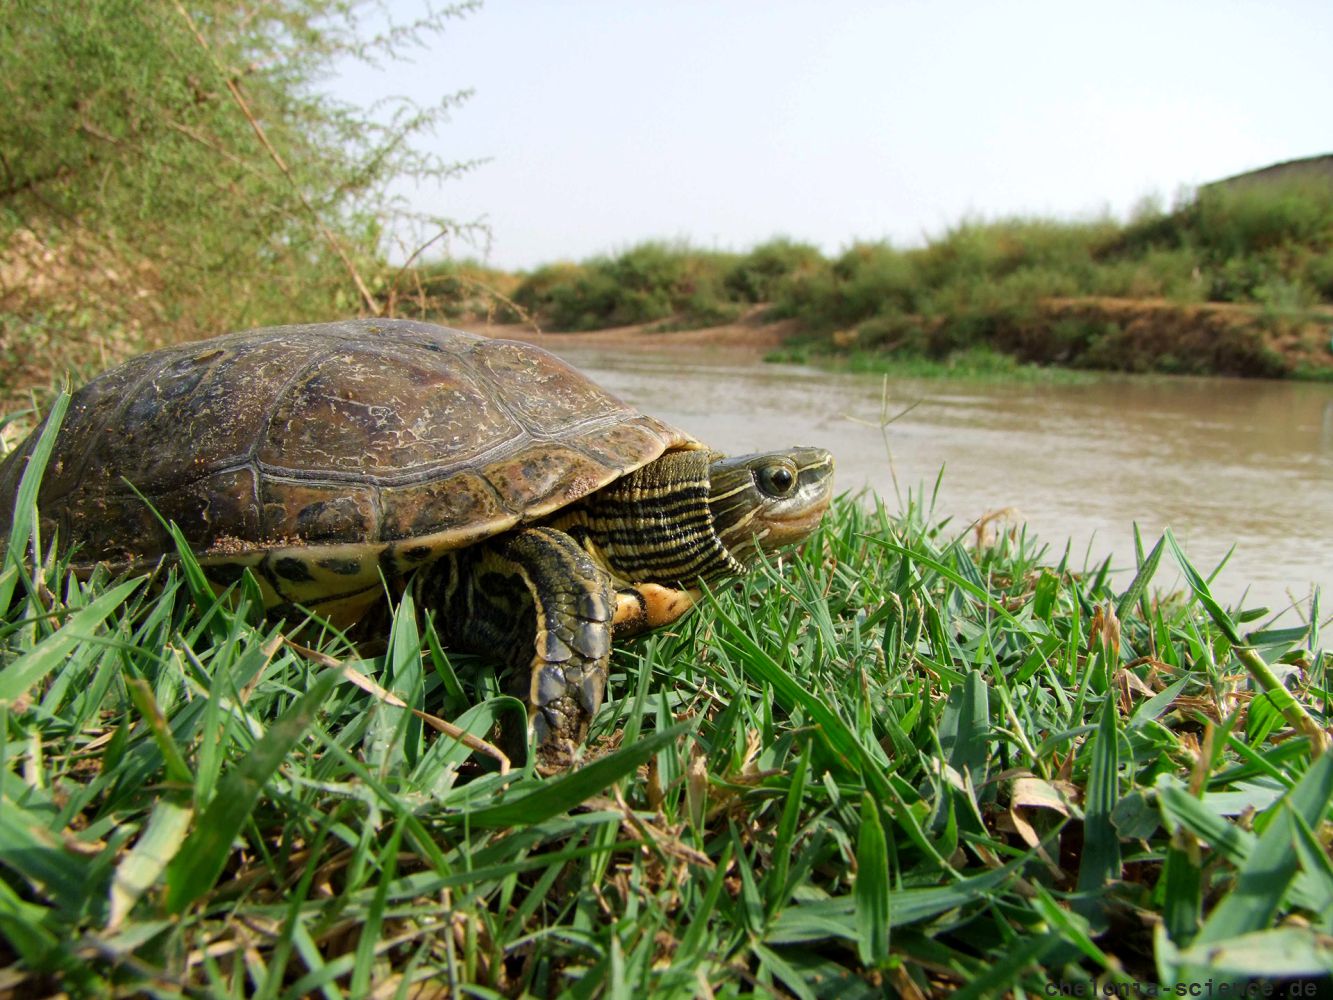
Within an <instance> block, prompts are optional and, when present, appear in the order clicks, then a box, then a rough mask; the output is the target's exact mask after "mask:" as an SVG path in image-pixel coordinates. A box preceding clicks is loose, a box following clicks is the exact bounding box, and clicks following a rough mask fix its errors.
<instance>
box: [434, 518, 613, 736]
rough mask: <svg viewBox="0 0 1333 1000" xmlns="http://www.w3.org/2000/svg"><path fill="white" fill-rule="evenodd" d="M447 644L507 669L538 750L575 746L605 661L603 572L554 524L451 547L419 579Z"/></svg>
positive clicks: (607, 625)
mask: <svg viewBox="0 0 1333 1000" xmlns="http://www.w3.org/2000/svg"><path fill="white" fill-rule="evenodd" d="M417 588H418V589H417V593H418V599H419V600H420V601H421V602H422V606H423V607H426V608H432V607H433V608H435V609H436V612H437V615H438V617H437V624H438V626H439V627H440V629H441V632H442V634H443V638H444V640H445V642H446V643H447V644H448V645H450V646H453V647H455V648H458V649H465V650H468V651H471V652H476V653H481V654H489V655H495V656H498V657H499V658H500V659H502V660H503V661H504V662H505V663H507V664H509V665H510V666H512V667H514V668H515V669H516V670H517V672H518V676H517V677H516V679H515V691H516V693H518V694H519V696H520V697H521V698H522V699H523V701H524V702H525V703H526V704H527V706H528V724H529V729H530V730H531V731H532V732H533V733H535V734H536V737H537V743H538V745H539V746H542V747H556V746H559V747H562V748H564V749H565V750H570V749H572V748H573V747H574V746H577V745H579V744H581V743H582V742H583V740H584V738H585V737H586V736H587V733H588V723H589V722H590V721H591V719H592V717H593V715H594V714H596V712H597V709H598V708H600V707H601V704H602V695H603V694H604V692H605V690H606V675H607V665H608V663H609V661H610V658H611V625H612V619H613V617H614V615H615V610H616V608H615V603H616V602H615V594H614V592H613V590H612V587H611V581H610V578H609V577H608V576H607V574H606V572H605V571H603V570H602V569H600V568H599V567H598V566H597V565H596V564H595V563H594V562H593V561H592V559H591V558H590V557H589V556H588V553H587V552H585V551H584V550H583V549H582V548H581V547H580V546H579V544H578V543H577V542H575V541H574V539H573V538H571V537H570V536H569V535H567V534H565V532H563V531H559V530H557V529H555V528H548V527H537V528H526V529H523V530H521V531H517V532H514V533H511V534H507V535H502V536H500V537H498V538H495V539H492V540H490V541H487V542H483V543H481V544H480V545H474V546H471V547H469V548H466V549H461V550H459V551H457V552H454V553H450V554H449V555H448V556H447V557H445V558H444V559H441V560H440V561H439V562H438V563H437V564H436V565H434V566H432V567H428V568H427V570H426V571H425V572H423V573H422V574H421V576H420V577H418V584H417Z"/></svg>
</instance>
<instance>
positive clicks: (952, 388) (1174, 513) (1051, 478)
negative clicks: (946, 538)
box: [543, 338, 1333, 623]
mask: <svg viewBox="0 0 1333 1000" xmlns="http://www.w3.org/2000/svg"><path fill="white" fill-rule="evenodd" d="M543 346H547V347H550V348H552V349H554V350H556V351H557V353H561V354H564V355H565V356H566V357H568V358H569V359H570V360H571V361H573V362H574V363H575V364H578V365H579V366H580V367H582V368H584V369H585V370H587V371H589V372H590V373H592V374H594V377H596V378H597V380H598V381H599V382H601V383H602V384H603V385H605V386H606V387H607V388H609V389H611V390H612V391H614V392H616V393H618V394H619V395H621V396H623V397H624V398H625V399H627V400H630V401H632V402H634V403H636V404H637V405H640V406H642V407H643V408H644V409H645V410H647V411H648V412H650V413H653V414H654V415H656V416H659V417H662V418H664V419H666V420H668V421H671V422H673V423H675V424H677V425H678V426H680V427H682V428H684V429H685V430H687V431H689V432H691V433H692V434H694V435H696V436H697V437H699V438H700V439H702V440H704V441H707V442H708V443H709V444H710V445H712V446H714V447H716V448H718V449H719V450H723V451H728V452H733V453H735V452H744V451H757V450H763V449H767V448H772V447H779V446H783V445H786V444H818V445H822V446H824V447H827V448H828V449H830V450H831V451H832V452H833V453H834V455H835V457H836V459H837V463H838V487H839V489H840V490H856V489H859V488H861V487H863V486H869V487H871V488H873V489H875V490H877V491H879V492H880V493H882V494H883V495H885V496H886V497H889V498H894V497H898V496H902V497H903V499H904V500H905V499H906V496H907V493H908V491H909V490H910V491H911V493H912V494H913V496H917V497H919V496H922V495H924V496H925V497H926V498H927V499H929V497H930V495H931V493H932V492H933V490H934V485H935V479H936V477H937V475H939V473H940V470H941V468H942V469H943V478H942V482H941V485H940V488H939V491H938V495H937V498H936V504H935V511H936V514H937V515H940V516H948V517H951V518H953V520H952V522H951V524H950V526H949V529H948V530H949V531H951V532H963V531H966V530H967V529H968V526H969V525H970V524H971V523H972V522H974V521H975V520H976V519H977V518H979V517H982V516H983V515H985V514H987V513H989V512H993V511H998V510H1002V509H1005V508H1008V509H1009V511H1010V513H1009V514H1008V515H1007V516H1008V517H1009V519H1010V521H1011V522H1012V523H1026V524H1027V525H1028V529H1029V531H1030V532H1034V533H1035V534H1036V535H1037V537H1038V539H1039V540H1040V541H1042V542H1044V543H1046V544H1047V545H1048V546H1049V548H1050V551H1049V553H1048V558H1049V560H1050V561H1052V562H1053V561H1055V560H1056V559H1058V558H1059V556H1060V554H1061V551H1062V550H1063V548H1064V546H1065V544H1066V541H1067V540H1068V541H1070V543H1071V564H1072V565H1073V566H1075V567H1082V566H1084V565H1085V564H1086V565H1093V564H1095V563H1097V562H1099V561H1100V560H1101V559H1103V558H1105V557H1107V556H1108V555H1109V556H1111V558H1112V566H1113V567H1114V568H1116V569H1118V570H1119V572H1118V574H1117V575H1116V577H1115V578H1114V579H1115V581H1116V583H1117V585H1118V586H1120V587H1123V586H1126V585H1128V583H1129V581H1130V580H1131V579H1132V576H1133V570H1132V567H1133V565H1134V560H1133V553H1134V548H1133V534H1132V532H1133V525H1134V523H1135V522H1137V523H1138V525H1139V528H1140V530H1141V531H1142V532H1143V535H1144V537H1145V540H1146V543H1147V544H1148V545H1151V544H1152V543H1153V542H1154V541H1156V539H1157V537H1158V535H1159V534H1160V533H1161V531H1162V529H1163V528H1164V527H1166V526H1168V525H1169V526H1170V527H1171V528H1172V529H1173V530H1174V532H1175V534H1176V537H1177V538H1178V539H1179V540H1180V541H1181V543H1182V545H1183V547H1184V550H1185V552H1186V553H1187V554H1188V555H1189V556H1190V558H1191V559H1192V561H1193V562H1194V563H1195V565H1196V566H1198V567H1199V568H1200V569H1201V570H1203V571H1205V572H1209V571H1211V570H1212V569H1213V568H1215V567H1216V566H1217V564H1218V563H1219V562H1220V561H1221V560H1222V559H1223V557H1224V556H1225V555H1226V553H1227V550H1228V549H1229V548H1231V546H1233V545H1234V546H1235V552H1234V553H1233V555H1232V556H1231V559H1230V560H1229V562H1228V563H1227V564H1226V566H1225V567H1224V568H1223V569H1222V571H1221V573H1220V575H1219V576H1218V577H1217V580H1216V581H1215V592H1216V593H1217V594H1218V596H1219V597H1220V598H1222V599H1223V601H1224V602H1226V603H1228V604H1233V605H1234V604H1237V603H1241V602H1242V599H1243V603H1244V604H1245V605H1246V606H1255V605H1260V604H1262V605H1266V606H1268V607H1271V608H1273V609H1274V610H1275V611H1279V610H1281V609H1283V608H1286V607H1288V606H1289V605H1290V604H1291V603H1292V601H1293V600H1298V601H1302V602H1303V603H1305V604H1308V597H1309V594H1310V591H1311V587H1312V585H1318V586H1320V587H1321V588H1322V589H1323V591H1324V600H1323V602H1322V603H1323V606H1324V608H1325V609H1327V608H1328V607H1330V605H1331V604H1333V385H1316V384H1300V383H1289V382H1272V381H1257V380H1233V379H1174V378H1164V377H1148V378H1139V377H1124V376H1110V375H1108V376H1094V377H1090V378H1089V380H1088V381H1086V382H1082V381H1080V382H1079V383H1078V384H1070V385H1025V384H1014V383H986V382H977V381H947V380H937V379H929V380H925V379H923V380H900V381H894V380H890V381H889V382H888V383H887V385H886V383H885V381H884V379H883V378H882V377H880V376H877V375H855V374H843V373H829V372H824V371H818V370H815V369H810V368H804V367H796V366H786V365H768V364H758V363H756V362H755V361H754V359H753V356H739V355H736V354H734V353H733V354H728V353H724V352H720V351H718V352H713V353H706V352H699V353H692V354H691V356H690V358H689V359H686V360H682V358H680V357H664V356H653V355H644V354H639V353H620V354H617V353H614V352H611V351H604V350H596V349H588V348H562V347H561V346H560V344H559V341H558V339H556V338H548V339H546V340H545V341H544V344H543ZM886 388H887V393H888V407H889V413H890V415H892V414H893V413H897V412H898V411H900V410H903V409H905V408H907V407H909V406H910V407H911V409H910V411H909V412H907V413H906V414H904V415H902V416H901V417H899V418H898V419H897V420H895V421H894V422H893V423H891V424H890V425H889V426H888V428H887V430H886V431H885V432H881V428H880V422H881V412H882V409H883V407H882V402H883V397H884V392H885V390H886ZM886 442H887V443H886ZM895 479H896V484H897V485H896V486H895ZM890 502H891V504H893V503H895V501H894V500H891V501H890ZM1155 583H1156V585H1157V586H1158V587H1159V588H1173V587H1175V586H1179V585H1180V577H1179V574H1178V573H1177V571H1176V569H1175V565H1174V563H1172V562H1171V561H1170V559H1169V557H1168V558H1166V559H1164V560H1163V565H1162V568H1161V569H1160V570H1159V572H1158V576H1157V578H1156V581H1155ZM1247 590H1248V596H1245V595H1246V591H1247ZM1288 620H1289V621H1288V623H1291V620H1292V619H1291V616H1288Z"/></svg>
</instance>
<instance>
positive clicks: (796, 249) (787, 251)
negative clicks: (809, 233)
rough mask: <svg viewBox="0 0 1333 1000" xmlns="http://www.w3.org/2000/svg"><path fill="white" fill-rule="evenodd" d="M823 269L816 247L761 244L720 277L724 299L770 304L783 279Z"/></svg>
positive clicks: (782, 241)
mask: <svg viewBox="0 0 1333 1000" xmlns="http://www.w3.org/2000/svg"><path fill="white" fill-rule="evenodd" d="M824 266H825V261H824V256H823V254H821V253H820V252H819V250H818V248H816V247H814V246H811V245H810V244H808V243H795V242H793V241H791V240H789V239H786V238H785V237H779V238H778V239H773V240H769V241H768V242H767V243H761V244H760V245H759V246H757V247H755V248H754V249H753V250H751V251H750V252H749V253H747V254H745V255H744V256H743V257H741V259H740V260H738V261H736V263H735V264H734V265H733V266H732V267H731V269H730V270H728V271H727V273H726V276H725V277H724V278H723V285H724V287H725V288H726V291H727V294H728V296H729V297H731V298H733V299H735V300H737V301H740V302H772V301H773V300H774V299H775V298H777V295H778V291H779V289H780V287H781V285H782V282H783V281H784V280H786V279H788V278H790V277H791V276H792V275H797V274H810V273H813V272H816V271H818V270H820V269H822V268H823V267H824Z"/></svg>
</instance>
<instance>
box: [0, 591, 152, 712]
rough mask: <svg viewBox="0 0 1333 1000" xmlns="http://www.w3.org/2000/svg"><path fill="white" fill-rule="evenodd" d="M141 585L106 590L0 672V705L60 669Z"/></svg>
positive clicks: (16, 697) (15, 697)
mask: <svg viewBox="0 0 1333 1000" xmlns="http://www.w3.org/2000/svg"><path fill="white" fill-rule="evenodd" d="M142 583H143V578H139V579H137V580H127V581H126V582H124V583H122V584H121V585H120V586H118V587H115V588H113V589H111V590H108V591H107V592H106V593H105V594H102V595H100V596H99V597H97V598H96V599H95V600H93V601H91V602H90V603H89V604H87V605H86V606H85V607H82V608H80V609H79V610H78V611H76V612H75V613H74V614H72V615H71V616H70V618H69V620H68V621H67V622H65V624H64V625H62V626H60V628H59V629H57V630H56V631H55V632H53V633H51V634H50V635H48V636H47V637H46V638H45V639H43V640H42V641H41V642H39V643H38V644H37V645H36V646H34V647H33V648H32V649H30V650H28V651H27V652H26V653H24V654H23V655H22V656H20V657H18V659H16V660H14V661H13V662H12V663H10V664H9V666H7V667H5V668H4V669H3V670H0V703H4V702H8V703H9V704H13V703H14V702H15V701H17V700H18V698H19V697H20V696H21V695H24V694H26V693H27V692H28V690H29V689H30V688H31V687H32V686H33V685H34V684H36V683H37V682H38V681H40V680H41V679H42V678H43V677H45V676H46V675H47V674H49V673H50V672H51V671H52V670H54V669H56V667H58V666H61V665H62V664H63V663H64V662H65V661H66V659H67V658H68V657H69V655H70V652H71V651H72V650H73V649H74V647H75V646H76V645H78V643H79V642H80V641H82V640H85V639H88V638H89V637H91V636H92V634H93V633H94V632H95V631H96V629H97V626H99V625H101V624H102V622H103V621H104V620H105V619H106V618H107V616H108V615H110V614H111V613H112V612H113V611H115V610H116V608H118V607H120V606H121V605H122V604H123V603H125V599H126V598H127V597H129V596H130V594H132V593H133V592H134V591H135V590H136V589H137V588H138V587H139V585H140V584H142Z"/></svg>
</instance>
